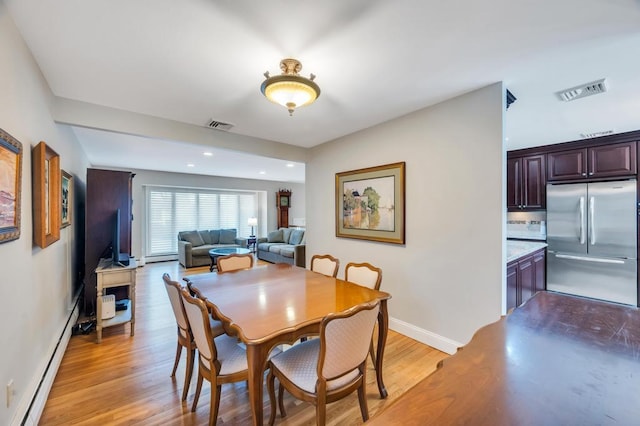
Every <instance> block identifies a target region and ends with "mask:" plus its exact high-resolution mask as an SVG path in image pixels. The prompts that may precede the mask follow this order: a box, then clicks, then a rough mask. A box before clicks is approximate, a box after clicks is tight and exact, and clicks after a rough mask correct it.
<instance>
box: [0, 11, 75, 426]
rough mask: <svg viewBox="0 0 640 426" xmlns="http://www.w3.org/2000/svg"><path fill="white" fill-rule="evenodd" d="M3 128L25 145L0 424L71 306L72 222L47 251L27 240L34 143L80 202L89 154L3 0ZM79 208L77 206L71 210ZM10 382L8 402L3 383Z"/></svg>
mask: <svg viewBox="0 0 640 426" xmlns="http://www.w3.org/2000/svg"><path fill="white" fill-rule="evenodd" d="M0 56H1V57H2V60H1V61H0V93H2V96H0V128H2V129H3V130H5V131H6V132H8V133H10V134H11V135H12V136H13V137H15V138H16V139H17V140H19V141H20V142H21V143H22V148H23V153H24V155H23V163H22V197H21V201H22V203H21V204H22V209H21V215H20V217H21V235H20V238H19V239H18V240H14V241H10V242H5V243H3V244H0V265H1V270H2V274H1V275H0V276H1V278H0V280H1V281H0V301H2V308H1V309H0V324H2V326H1V329H0V348H2V351H0V389H1V390H2V392H1V398H0V399H1V400H2V403H0V424H3V425H8V424H12V423H13V422H20V421H21V420H22V416H23V415H24V414H25V412H26V410H27V408H28V405H29V403H30V401H31V398H32V397H33V392H34V391H35V389H36V388H37V385H38V382H39V380H40V378H41V377H42V375H43V371H44V370H45V368H46V365H47V363H48V362H49V359H50V358H51V356H52V354H53V351H54V348H55V345H56V343H57V342H58V340H59V339H60V336H61V333H62V331H63V330H64V329H65V324H66V322H67V319H68V318H69V317H70V314H71V311H72V308H73V306H72V300H73V295H74V293H75V292H74V286H76V285H77V282H76V273H75V272H74V271H75V270H76V269H75V268H74V267H73V265H74V262H75V261H76V256H77V255H78V253H77V252H76V250H75V243H76V239H81V238H82V237H81V235H80V236H76V234H77V228H76V225H77V222H76V223H74V225H72V226H69V227H67V228H64V229H62V230H61V232H60V234H61V235H60V237H61V238H60V240H59V241H57V242H55V243H53V244H52V245H50V246H49V247H47V248H45V249H40V248H37V247H34V246H33V245H32V223H33V222H32V215H31V206H32V204H31V193H32V191H31V149H32V147H34V146H35V145H37V144H38V142H40V141H41V140H44V141H45V142H46V143H47V144H48V145H49V146H50V147H51V148H53V149H54V150H55V151H56V152H57V153H58V154H59V155H60V162H61V167H62V168H63V169H64V170H66V171H67V172H69V173H71V174H72V175H73V176H74V180H75V183H76V186H75V188H76V192H77V193H78V197H77V199H76V201H77V203H80V202H82V201H81V200H82V198H83V192H84V182H85V168H86V167H87V159H86V157H85V156H84V154H83V152H82V150H81V149H80V147H79V145H78V143H77V141H76V140H75V137H74V136H73V134H71V133H70V132H65V131H64V130H63V129H61V128H60V127H59V126H57V125H56V124H55V123H54V122H53V119H52V117H51V113H50V110H49V106H50V104H51V102H52V99H53V95H52V93H51V91H50V90H49V87H48V85H47V83H46V81H45V80H44V78H43V77H42V75H41V74H40V71H39V68H38V66H37V64H36V63H35V61H34V59H33V57H32V56H31V53H30V52H29V50H28V48H27V46H26V45H25V43H24V41H23V40H22V37H21V36H20V34H19V32H18V30H17V29H16V27H15V24H14V22H13V20H12V18H11V16H10V15H9V13H8V11H7V8H6V7H5V4H4V2H2V0H0ZM77 210H78V205H77V204H76V206H75V211H74V216H73V217H77V215H76V214H75V213H76V212H77ZM10 380H13V382H14V387H15V394H14V395H13V402H12V403H11V405H10V406H9V407H7V405H6V403H5V395H6V394H5V386H6V385H7V383H8V382H9V381H10Z"/></svg>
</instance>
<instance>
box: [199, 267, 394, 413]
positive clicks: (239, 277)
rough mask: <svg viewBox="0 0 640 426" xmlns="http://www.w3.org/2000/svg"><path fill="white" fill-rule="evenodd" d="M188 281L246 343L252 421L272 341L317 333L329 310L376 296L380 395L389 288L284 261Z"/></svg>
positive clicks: (285, 341)
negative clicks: (352, 280) (378, 309)
mask: <svg viewBox="0 0 640 426" xmlns="http://www.w3.org/2000/svg"><path fill="white" fill-rule="evenodd" d="M187 283H188V285H189V287H190V288H191V289H192V290H193V291H194V292H195V293H196V294H198V296H199V297H201V298H202V299H203V300H204V301H205V303H206V304H207V307H208V308H209V309H210V311H211V314H212V315H213V316H214V317H215V318H216V319H218V320H220V321H221V322H222V324H223V327H224V328H225V331H226V332H227V333H228V334H230V335H236V336H237V337H238V338H239V339H240V340H241V341H242V343H244V345H245V346H246V351H247V365H248V373H249V374H248V376H249V379H248V387H249V402H250V404H251V411H252V415H253V424H254V425H261V424H263V381H264V380H263V379H264V371H265V369H266V367H267V361H268V358H269V354H270V352H271V351H272V350H273V348H275V347H276V346H278V345H282V344H293V343H294V342H296V341H297V340H298V339H300V338H302V337H307V336H313V335H318V334H319V332H320V323H321V321H322V319H323V318H324V317H325V316H327V315H328V314H331V313H337V312H344V311H346V310H348V309H350V308H352V307H354V306H357V305H360V304H363V303H369V302H373V301H375V300H379V301H380V311H379V314H378V336H377V348H376V359H375V371H376V380H377V384H378V391H379V393H380V397H381V398H386V397H387V390H386V388H385V385H384V382H383V377H382V365H383V359H384V349H385V343H386V339H387V332H388V323H389V317H388V312H387V300H388V299H390V298H391V295H390V294H389V293H386V292H383V291H378V290H373V289H370V288H367V287H363V286H360V285H358V284H355V283H351V282H348V281H345V280H342V279H339V278H334V277H330V276H326V275H323V274H320V273H317V272H313V271H310V270H308V269H304V268H301V267H297V266H293V265H289V264H283V263H278V264H269V265H264V266H257V267H254V268H250V269H245V270H239V271H232V272H225V273H217V274H216V273H210V274H200V275H192V276H188V277H187Z"/></svg>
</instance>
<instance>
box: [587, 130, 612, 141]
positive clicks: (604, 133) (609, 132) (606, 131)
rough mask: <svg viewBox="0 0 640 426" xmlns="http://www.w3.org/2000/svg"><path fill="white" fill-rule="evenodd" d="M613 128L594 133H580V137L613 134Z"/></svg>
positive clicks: (589, 137)
mask: <svg viewBox="0 0 640 426" xmlns="http://www.w3.org/2000/svg"><path fill="white" fill-rule="evenodd" d="M612 134H613V130H603V131H601V132H593V133H580V137H581V138H583V139H591V138H599V137H600V136H607V135H612Z"/></svg>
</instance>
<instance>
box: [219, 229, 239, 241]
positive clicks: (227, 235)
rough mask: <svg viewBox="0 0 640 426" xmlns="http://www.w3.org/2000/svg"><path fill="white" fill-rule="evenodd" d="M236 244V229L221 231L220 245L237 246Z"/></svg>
mask: <svg viewBox="0 0 640 426" xmlns="http://www.w3.org/2000/svg"><path fill="white" fill-rule="evenodd" d="M235 243H236V230H235V229H221V230H220V244H235Z"/></svg>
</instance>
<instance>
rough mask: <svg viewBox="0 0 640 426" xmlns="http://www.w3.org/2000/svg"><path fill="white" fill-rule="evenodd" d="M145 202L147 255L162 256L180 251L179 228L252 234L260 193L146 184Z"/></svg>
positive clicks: (240, 234)
mask: <svg viewBox="0 0 640 426" xmlns="http://www.w3.org/2000/svg"><path fill="white" fill-rule="evenodd" d="M146 204H147V218H148V220H147V233H146V255H147V256H162V255H172V254H177V253H178V232H180V231H193V230H198V231H201V230H207V229H237V230H238V236H239V237H247V236H249V235H250V234H251V227H250V226H249V225H247V221H248V219H249V218H250V217H257V213H258V193H257V192H238V191H232V190H230V191H226V190H205V189H188V188H168V187H153V186H147V187H146Z"/></svg>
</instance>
